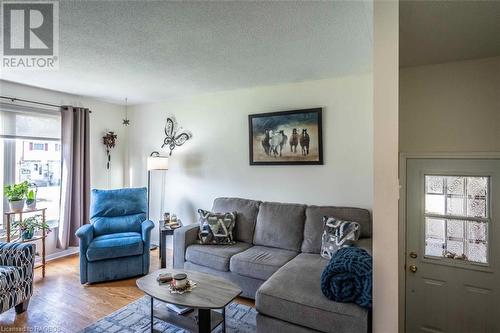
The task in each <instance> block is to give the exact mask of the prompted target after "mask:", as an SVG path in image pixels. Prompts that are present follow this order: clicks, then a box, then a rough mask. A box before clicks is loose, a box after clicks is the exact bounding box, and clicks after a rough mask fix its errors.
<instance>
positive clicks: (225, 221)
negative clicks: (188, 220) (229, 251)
mask: <svg viewBox="0 0 500 333" xmlns="http://www.w3.org/2000/svg"><path fill="white" fill-rule="evenodd" d="M198 214H200V232H199V234H198V237H199V238H200V244H218V245H228V244H234V243H235V241H234V240H233V230H234V226H235V224H236V212H232V213H212V212H209V211H207V210H203V209H198Z"/></svg>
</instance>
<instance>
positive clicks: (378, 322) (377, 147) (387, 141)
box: [373, 0, 400, 333]
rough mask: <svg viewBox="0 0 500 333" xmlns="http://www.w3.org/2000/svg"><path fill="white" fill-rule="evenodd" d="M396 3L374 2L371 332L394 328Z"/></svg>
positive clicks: (396, 319) (396, 298)
mask: <svg viewBox="0 0 500 333" xmlns="http://www.w3.org/2000/svg"><path fill="white" fill-rule="evenodd" d="M398 10H399V3H398V1H382V0H381V1H375V2H374V19H373V22H374V34H373V35H374V50H373V54H374V56H373V63H374V66H373V67H374V71H373V78H374V83H373V88H374V92H373V95H374V99H373V118H374V119H373V128H374V137H373V145H374V151H373V155H374V161H373V163H374V177H373V180H374V202H373V332H376V333H378V332H380V333H382V332H383V333H392V332H397V331H398V330H399V329H400V327H399V323H400V321H399V319H400V318H399V312H398V311H399V307H398V303H399V293H398V291H399V290H398V289H399V288H398V273H399V270H398V267H399V266H398V259H399V258H398V254H399V251H398V236H399V235H398V194H399V188H398V46H399V45H398V43H399V36H398V35H399V13H398Z"/></svg>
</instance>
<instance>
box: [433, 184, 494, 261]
mask: <svg viewBox="0 0 500 333" xmlns="http://www.w3.org/2000/svg"><path fill="white" fill-rule="evenodd" d="M488 196H489V177H469V176H440V175H426V176H425V214H424V215H425V256H426V257H441V258H450V259H456V260H464V261H469V262H472V263H480V264H487V263H488V226H489V223H490V220H489V213H488V210H489V207H488V205H489V197H488Z"/></svg>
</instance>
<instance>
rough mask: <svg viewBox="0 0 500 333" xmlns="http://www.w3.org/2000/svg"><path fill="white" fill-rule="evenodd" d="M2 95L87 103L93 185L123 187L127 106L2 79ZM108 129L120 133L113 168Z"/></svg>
mask: <svg viewBox="0 0 500 333" xmlns="http://www.w3.org/2000/svg"><path fill="white" fill-rule="evenodd" d="M0 95H2V96H9V97H17V98H22V99H29V100H34V101H38V102H45V103H51V104H57V105H63V104H67V105H73V106H84V107H87V108H89V109H91V110H92V114H91V116H90V157H91V159H90V169H91V186H92V188H104V189H107V188H119V187H122V186H123V184H124V165H125V156H126V155H125V151H126V142H127V140H126V139H127V133H126V129H125V128H124V126H123V125H122V118H123V117H124V110H125V108H124V107H123V106H121V105H115V104H110V103H105V102H101V101H97V100H94V99H91V98H86V97H81V96H76V95H71V94H65V93H60V92H56V91H51V90H45V89H40V88H35V87H30V86H25V85H20V84H16V83H12V82H6V81H1V80H0ZM106 130H112V131H114V132H116V133H117V135H118V141H117V145H116V147H115V148H114V150H113V151H112V155H111V168H110V170H107V169H106V152H105V149H104V146H103V145H102V136H103V135H104V133H105V132H106ZM56 235H57V230H55V231H54V232H52V233H51V234H50V235H49V239H48V241H47V253H48V254H49V255H50V254H54V253H55V252H57V251H58V250H57V249H56Z"/></svg>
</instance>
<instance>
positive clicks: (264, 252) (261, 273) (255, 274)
mask: <svg viewBox="0 0 500 333" xmlns="http://www.w3.org/2000/svg"><path fill="white" fill-rule="evenodd" d="M296 255H297V252H295V251H289V250H283V249H277V248H274V247H266V246H253V247H251V248H249V249H248V250H246V251H244V252H241V253H238V254H237V255H235V256H233V257H232V258H231V263H230V265H229V269H230V270H231V272H233V273H237V274H239V275H243V276H247V277H251V278H254V279H260V280H267V279H269V277H270V276H271V275H273V274H274V272H276V271H277V270H278V269H279V268H280V267H281V266H283V265H284V264H286V263H287V262H289V261H290V260H292V259H293V258H294V257H295V256H296Z"/></svg>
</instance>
